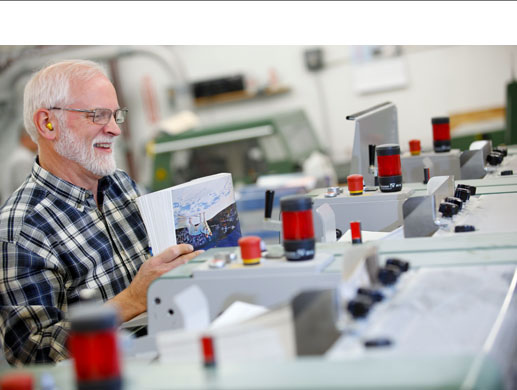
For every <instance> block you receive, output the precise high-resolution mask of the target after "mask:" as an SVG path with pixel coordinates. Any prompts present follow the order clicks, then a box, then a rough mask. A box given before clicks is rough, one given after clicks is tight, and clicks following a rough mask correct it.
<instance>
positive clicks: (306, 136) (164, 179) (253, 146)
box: [147, 110, 322, 191]
mask: <svg viewBox="0 0 517 390" xmlns="http://www.w3.org/2000/svg"><path fill="white" fill-rule="evenodd" d="M315 150H318V151H321V150H322V149H321V147H320V144H319V142H318V138H317V136H316V134H315V132H314V130H313V128H312V125H311V124H310V122H309V120H308V118H307V116H306V115H305V112H304V111H303V110H295V111H290V112H284V113H280V114H275V115H271V116H267V117H264V118H259V119H253V120H248V121H241V122H233V123H227V124H222V125H217V126H213V127H204V128H196V129H192V130H189V131H186V132H183V133H180V134H177V135H170V134H165V133H162V134H160V135H159V136H157V137H156V138H155V139H154V140H153V142H151V143H150V144H149V145H148V147H147V151H148V153H149V154H150V155H151V156H152V157H153V181H152V190H153V191H156V190H159V189H163V188H167V187H170V186H171V185H175V184H179V183H182V182H185V181H187V180H192V179H194V178H197V177H202V176H207V175H211V174H214V173H219V172H230V173H232V176H233V180H234V181H235V182H242V183H244V184H249V183H253V182H255V180H256V178H257V177H258V176H259V175H263V174H266V173H267V174H277V173H289V172H296V171H299V170H300V169H301V164H302V162H303V161H304V160H305V159H306V158H307V157H309V155H310V154H311V153H312V152H313V151H315Z"/></svg>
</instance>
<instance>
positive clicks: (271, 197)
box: [264, 190, 275, 218]
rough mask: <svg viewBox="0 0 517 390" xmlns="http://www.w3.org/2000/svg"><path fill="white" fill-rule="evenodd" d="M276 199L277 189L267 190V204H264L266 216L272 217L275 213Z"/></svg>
mask: <svg viewBox="0 0 517 390" xmlns="http://www.w3.org/2000/svg"><path fill="white" fill-rule="evenodd" d="M274 200H275V191H273V190H266V204H265V206H264V217H265V218H271V214H272V213H273V201H274Z"/></svg>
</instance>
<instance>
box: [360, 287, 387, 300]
mask: <svg viewBox="0 0 517 390" xmlns="http://www.w3.org/2000/svg"><path fill="white" fill-rule="evenodd" d="M357 294H358V295H365V296H367V297H369V298H370V299H371V300H372V301H373V302H374V303H377V302H380V301H382V300H383V299H384V294H383V293H381V292H380V291H379V290H374V289H372V288H366V287H359V288H358V289H357Z"/></svg>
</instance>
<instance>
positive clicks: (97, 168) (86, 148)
mask: <svg viewBox="0 0 517 390" xmlns="http://www.w3.org/2000/svg"><path fill="white" fill-rule="evenodd" d="M61 129H62V130H61V134H60V137H59V139H58V140H57V141H56V143H55V149H56V152H57V153H58V154H59V155H61V156H62V157H64V158H67V159H69V160H71V161H75V162H76V163H78V164H79V165H80V166H82V167H83V168H84V169H86V170H87V171H90V172H91V173H93V174H94V175H96V176H100V177H103V176H108V175H111V174H113V173H114V172H115V170H116V169H117V164H116V162H115V156H114V155H113V152H112V153H110V154H102V155H100V156H97V155H96V153H95V148H94V146H93V145H94V144H97V143H103V142H112V151H113V147H114V140H115V137H108V136H99V137H97V138H95V139H94V140H93V142H92V143H91V144H90V145H88V144H86V142H84V141H82V140H81V139H80V138H79V137H77V135H75V134H74V133H73V132H72V131H71V130H70V129H68V128H66V127H62V128H61Z"/></svg>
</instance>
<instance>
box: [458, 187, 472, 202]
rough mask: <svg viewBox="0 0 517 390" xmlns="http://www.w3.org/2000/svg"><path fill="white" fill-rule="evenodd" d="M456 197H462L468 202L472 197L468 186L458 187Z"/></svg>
mask: <svg viewBox="0 0 517 390" xmlns="http://www.w3.org/2000/svg"><path fill="white" fill-rule="evenodd" d="M454 197H455V198H460V199H461V200H462V201H463V202H466V201H467V200H469V198H470V191H469V190H467V189H466V188H456V191H454Z"/></svg>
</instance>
